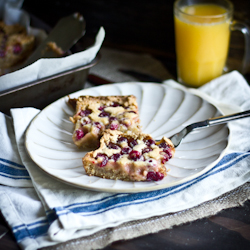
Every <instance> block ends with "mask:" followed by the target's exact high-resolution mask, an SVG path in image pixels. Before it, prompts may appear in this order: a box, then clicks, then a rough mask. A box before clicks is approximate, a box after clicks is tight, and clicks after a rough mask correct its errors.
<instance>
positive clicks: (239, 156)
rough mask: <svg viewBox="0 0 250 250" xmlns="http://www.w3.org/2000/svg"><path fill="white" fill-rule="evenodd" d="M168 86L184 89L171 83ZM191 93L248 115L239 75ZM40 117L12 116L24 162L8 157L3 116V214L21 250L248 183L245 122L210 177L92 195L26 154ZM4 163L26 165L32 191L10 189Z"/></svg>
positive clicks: (31, 112) (235, 125)
mask: <svg viewBox="0 0 250 250" xmlns="http://www.w3.org/2000/svg"><path fill="white" fill-rule="evenodd" d="M165 84H169V85H175V86H177V87H182V86H180V85H179V84H178V83H176V82H174V81H172V80H169V81H166V82H165ZM230 89H232V90H233V91H230ZM190 91H193V92H195V91H198V92H199V93H201V94H204V95H208V96H210V98H211V100H213V101H214V102H216V103H217V104H218V105H220V107H221V108H224V110H227V112H229V113H230V111H231V112H233V111H235V110H236V109H237V110H246V109H250V102H249V97H250V89H249V86H248V84H247V82H246V81H245V80H244V78H243V77H242V76H241V75H240V74H239V73H238V72H236V71H234V72H231V73H229V74H226V75H224V76H222V77H220V78H218V79H216V80H214V81H212V82H210V83H208V84H206V85H205V86H203V87H202V88H200V90H190ZM212 97H213V98H212ZM221 103H223V105H221ZM232 107H233V109H231V108H232ZM225 108H226V109H225ZM38 113H39V110H37V109H34V108H23V109H13V110H11V114H12V119H13V125H14V132H15V139H16V145H17V150H18V153H19V155H20V158H19V157H18V153H13V154H11V153H9V154H7V153H5V152H7V151H9V152H11V151H12V150H13V151H16V146H12V145H13V143H14V142H13V136H14V135H13V130H11V128H10V127H11V122H10V121H11V120H10V118H8V117H6V116H5V115H3V114H2V120H1V127H0V131H1V132H0V139H1V141H2V148H5V142H6V138H8V137H9V138H12V139H10V140H7V141H8V142H7V143H6V145H7V146H6V150H5V151H2V150H1V151H0V159H1V165H0V176H2V179H0V181H2V182H1V183H2V184H4V185H5V186H0V209H1V211H2V213H3V215H4V217H5V218H6V220H7V222H8V224H9V226H10V227H11V229H12V231H13V233H14V235H15V237H16V239H17V241H18V243H19V244H20V246H21V247H22V248H23V249H37V248H40V247H44V246H49V245H54V244H57V243H58V242H64V241H67V240H70V239H74V238H77V237H81V236H87V235H91V234H93V233H95V232H97V231H99V230H101V229H104V228H108V227H115V226H117V225H120V224H122V223H123V222H127V221H133V220H138V219H143V218H149V217H152V216H156V215H162V214H167V213H174V212H178V211H181V210H184V209H188V208H191V207H194V206H196V205H199V204H201V203H202V202H205V201H208V200H211V199H214V198H216V197H218V196H220V195H222V194H224V193H226V192H229V191H230V190H232V189H234V188H236V187H239V186H241V185H242V184H244V183H246V182H248V181H249V180H250V168H249V164H250V153H249V152H247V151H249V150H250V142H249V140H247V137H248V135H249V133H250V127H249V126H248V123H249V120H248V119H247V118H246V119H242V120H237V121H234V122H232V126H231V133H232V138H233V140H232V141H231V143H230V146H229V151H228V153H227V154H226V155H225V156H224V157H223V159H222V160H221V161H220V162H219V163H218V164H217V165H216V166H214V167H213V168H212V169H211V170H210V171H208V172H207V173H205V174H203V175H202V176H199V177H197V178H195V179H193V180H191V181H188V182H186V183H183V184H181V185H178V186H174V187H170V188H166V189H162V190H158V191H152V192H144V193H134V194H126V193H124V194H113V193H112V194H111V193H103V192H92V191H87V190H82V189H78V188H75V187H71V186H68V185H66V184H64V183H62V182H60V181H57V180H55V179H52V178H51V177H49V176H47V175H46V174H45V173H44V172H43V171H42V170H40V168H39V167H38V166H36V164H34V163H33V161H32V160H31V159H30V158H29V156H28V155H27V153H26V151H25V147H24V132H25V130H26V128H27V126H28V125H29V123H30V121H31V120H32V118H33V117H34V116H35V115H37V114H38ZM2 124H6V125H5V126H2ZM6 133H8V136H7V135H6ZM7 148H9V150H7ZM6 161H9V162H10V163H17V164H19V165H24V166H25V168H26V169H27V171H28V172H29V175H30V178H31V180H32V183H33V186H34V188H22V189H20V188H15V187H8V186H7V185H9V186H13V184H12V183H13V180H12V179H13V178H14V179H15V178H16V177H15V175H12V176H8V175H6V172H7V173H8V171H9V169H11V168H10V167H12V166H13V165H14V166H15V164H10V163H9V164H8V165H7V164H6V163H5V162H6ZM9 166H10V167H9ZM6 169H7V170H6ZM13 169H16V168H12V169H11V170H12V172H13ZM3 179H5V180H4V181H3ZM16 179H17V178H16ZM19 185H20V186H25V185H26V184H24V183H20V184H19Z"/></svg>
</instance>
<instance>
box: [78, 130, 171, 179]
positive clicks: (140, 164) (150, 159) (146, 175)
mask: <svg viewBox="0 0 250 250" xmlns="http://www.w3.org/2000/svg"><path fill="white" fill-rule="evenodd" d="M174 153H175V149H174V145H173V144H172V142H171V141H170V140H169V139H167V138H165V137H163V138H162V139H161V141H159V142H155V141H154V140H153V139H152V137H151V136H150V135H148V134H143V133H137V134H136V133H129V132H128V133H122V132H120V131H117V130H106V131H105V133H104V134H103V136H102V137H101V140H100V147H99V148H98V149H97V150H95V151H90V152H88V153H87V154H86V155H85V156H84V158H83V160H82V161H83V166H84V168H85V171H86V173H87V174H88V175H90V176H91V175H94V176H98V177H102V178H107V179H119V180H125V181H159V180H162V179H163V178H164V177H165V176H166V175H167V170H166V167H165V163H166V162H167V161H168V160H169V159H171V158H172V157H173V155H174Z"/></svg>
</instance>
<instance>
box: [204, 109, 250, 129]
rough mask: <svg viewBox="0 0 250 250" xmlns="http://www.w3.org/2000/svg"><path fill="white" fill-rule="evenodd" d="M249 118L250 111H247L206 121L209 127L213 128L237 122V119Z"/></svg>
mask: <svg viewBox="0 0 250 250" xmlns="http://www.w3.org/2000/svg"><path fill="white" fill-rule="evenodd" d="M249 116H250V110H247V111H243V112H240V113H236V114H232V115H225V116H219V117H214V118H210V119H208V120H207V122H208V125H209V126H213V125H218V124H223V123H226V122H229V121H233V120H237V119H242V118H246V117H249Z"/></svg>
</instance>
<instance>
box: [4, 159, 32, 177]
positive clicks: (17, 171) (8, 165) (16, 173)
mask: <svg viewBox="0 0 250 250" xmlns="http://www.w3.org/2000/svg"><path fill="white" fill-rule="evenodd" d="M0 176H3V177H6V178H10V179H25V180H30V179H31V178H30V176H29V173H28V171H27V170H26V168H25V167H24V166H23V165H20V164H18V163H15V162H12V161H9V160H6V159H3V158H0Z"/></svg>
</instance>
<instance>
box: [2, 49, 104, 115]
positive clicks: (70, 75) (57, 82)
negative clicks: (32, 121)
mask: <svg viewBox="0 0 250 250" xmlns="http://www.w3.org/2000/svg"><path fill="white" fill-rule="evenodd" d="M100 57H101V56H100V54H98V55H97V56H96V58H95V59H94V60H93V61H92V62H90V63H89V64H86V65H83V66H80V67H77V68H74V69H70V70H67V71H64V72H62V73H59V74H55V75H53V76H49V77H46V78H43V79H39V80H37V81H33V82H29V83H26V84H24V85H21V86H18V87H15V88H12V89H8V90H6V91H2V92H0V111H1V112H3V113H5V114H7V115H9V114H10V109H11V108H22V107H35V108H38V109H43V108H44V107H46V106H47V105H49V104H50V103H52V102H54V101H56V100H57V99H59V98H61V97H63V96H66V95H68V94H70V93H72V92H75V91H78V90H81V89H83V88H84V86H85V83H86V79H87V76H88V72H89V69H90V68H91V67H93V66H94V65H96V64H97V63H98V61H99V60H100Z"/></svg>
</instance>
